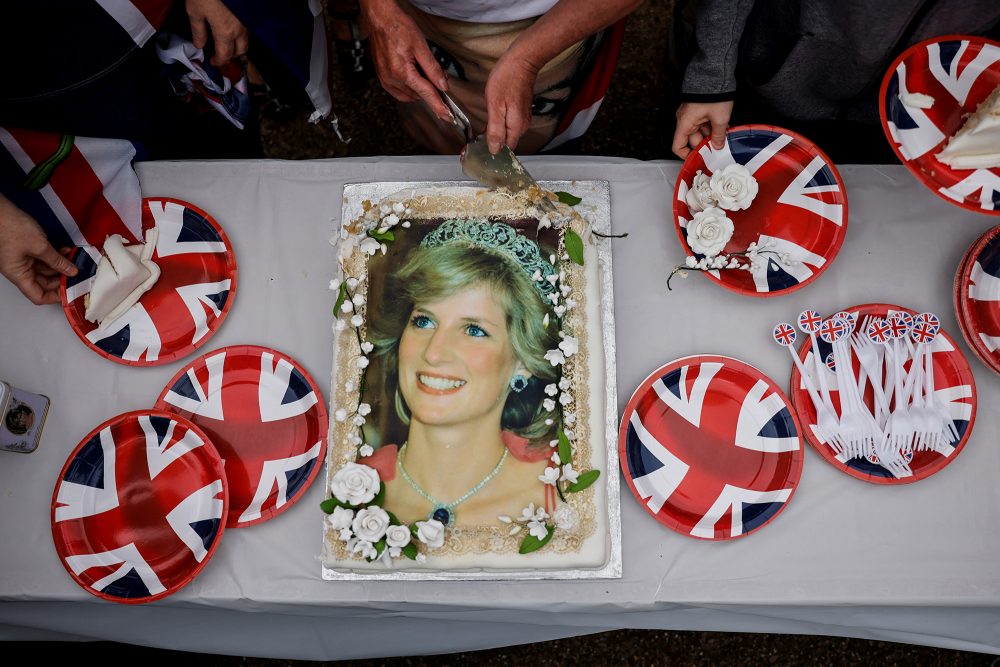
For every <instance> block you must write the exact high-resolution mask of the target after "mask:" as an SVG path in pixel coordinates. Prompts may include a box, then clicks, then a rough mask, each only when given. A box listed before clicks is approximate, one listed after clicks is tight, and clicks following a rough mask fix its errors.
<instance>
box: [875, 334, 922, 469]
mask: <svg viewBox="0 0 1000 667" xmlns="http://www.w3.org/2000/svg"><path fill="white" fill-rule="evenodd" d="M903 335H906V334H905V333H904V334H903ZM900 338H902V336H894V337H893V339H892V345H891V346H888V344H887V347H886V351H887V352H888V354H889V357H890V361H891V363H892V366H893V368H894V371H893V384H894V387H895V394H896V400H895V406H894V408H893V411H892V415H890V417H889V422H888V424H887V429H886V439H885V441H884V443H883V447H882V451H880V452H879V458H880V459H882V460H883V461H891V460H894V459H898V458H899V456H900V450H902V451H907V450H908V448H909V447H910V444H909V443H910V442H911V441H912V440H913V434H914V432H915V430H916V429H915V427H914V423H913V420H912V419H911V418H910V415H909V413H908V412H907V409H906V406H907V397H906V395H905V393H904V391H903V383H902V379H903V374H904V371H903V363H905V362H904V361H902V351H901V349H900V346H899V339H900Z"/></svg>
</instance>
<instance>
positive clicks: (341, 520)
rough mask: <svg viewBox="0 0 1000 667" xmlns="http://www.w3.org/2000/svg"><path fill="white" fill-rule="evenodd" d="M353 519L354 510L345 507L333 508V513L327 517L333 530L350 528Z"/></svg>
mask: <svg viewBox="0 0 1000 667" xmlns="http://www.w3.org/2000/svg"><path fill="white" fill-rule="evenodd" d="M353 520H354V510H349V509H347V508H346V507H337V508H334V510H333V514H331V515H330V516H328V517H327V521H329V522H330V527H331V528H333V529H334V530H343V529H344V528H350V527H351V522H352V521H353Z"/></svg>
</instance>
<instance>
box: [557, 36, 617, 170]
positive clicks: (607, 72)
mask: <svg viewBox="0 0 1000 667" xmlns="http://www.w3.org/2000/svg"><path fill="white" fill-rule="evenodd" d="M624 35H625V19H621V20H619V21H618V22H617V23H615V24H614V25H612V26H611V27H610V28H608V31H607V34H605V36H604V41H603V42H602V43H601V46H600V48H599V51H598V53H597V56H596V58H595V59H594V63H593V65H592V67H591V70H590V74H589V75H588V76H587V79H586V80H585V81H584V82H583V85H582V86H581V87H580V89H579V90H578V91H576V93H575V94H574V96H573V100H572V101H571V102H570V105H569V108H568V109H567V110H566V113H565V114H563V116H562V118H560V119H559V124H558V125H556V131H555V135H554V136H553V137H552V139H550V140H549V143H547V144H545V146H543V147H542V149H541V150H540V151H539V152H540V153H554V152H556V149H557V148H562V149H564V150H565V149H566V148H567V146H568V145H572V144H573V143H574V142H576V141H578V140H579V139H580V138H581V137H582V136H583V135H584V134H585V133H586V132H587V129H588V128H589V127H590V124H591V123H592V122H594V117H595V116H597V112H598V110H599V109H600V108H601V104H602V103H603V102H604V96H605V95H606V94H607V92H608V88H609V87H610V86H611V76H612V75H613V74H614V72H615V67H616V66H617V65H618V54H619V53H620V52H621V47H622V38H623V37H624Z"/></svg>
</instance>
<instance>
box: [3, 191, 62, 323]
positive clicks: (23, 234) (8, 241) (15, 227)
mask: <svg viewBox="0 0 1000 667" xmlns="http://www.w3.org/2000/svg"><path fill="white" fill-rule="evenodd" d="M76 273H77V269H76V267H75V266H73V264H72V263H71V262H70V261H69V260H68V259H66V258H65V257H63V256H62V255H61V254H59V252H58V251H56V249H55V248H53V247H52V244H51V243H49V240H48V239H47V238H46V237H45V233H44V232H43V231H42V228H41V227H40V226H39V225H38V223H37V222H35V220H34V218H32V217H31V216H30V215H28V214H27V213H25V212H24V211H22V210H21V209H19V208H18V207H17V206H15V205H14V204H13V203H12V202H11V201H10V200H9V199H7V198H6V197H4V196H3V195H0V274H3V276H4V277H5V278H7V280H9V281H10V282H12V283H14V286H15V287H17V288H18V289H19V290H21V293H22V294H24V296H26V297H27V298H28V299H29V300H30V301H31V302H32V303H35V304H39V305H41V304H46V303H58V302H59V277H60V275H66V276H75V275H76Z"/></svg>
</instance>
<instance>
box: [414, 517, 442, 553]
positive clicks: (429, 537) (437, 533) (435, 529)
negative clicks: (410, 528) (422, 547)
mask: <svg viewBox="0 0 1000 667" xmlns="http://www.w3.org/2000/svg"><path fill="white" fill-rule="evenodd" d="M417 539H418V540H420V541H421V542H423V543H424V544H426V545H427V546H428V548H431V549H437V548H438V547H440V546H441V545H442V544H444V524H443V523H441V522H440V521H438V520H437V519H428V520H427V521H418V522H417Z"/></svg>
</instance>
